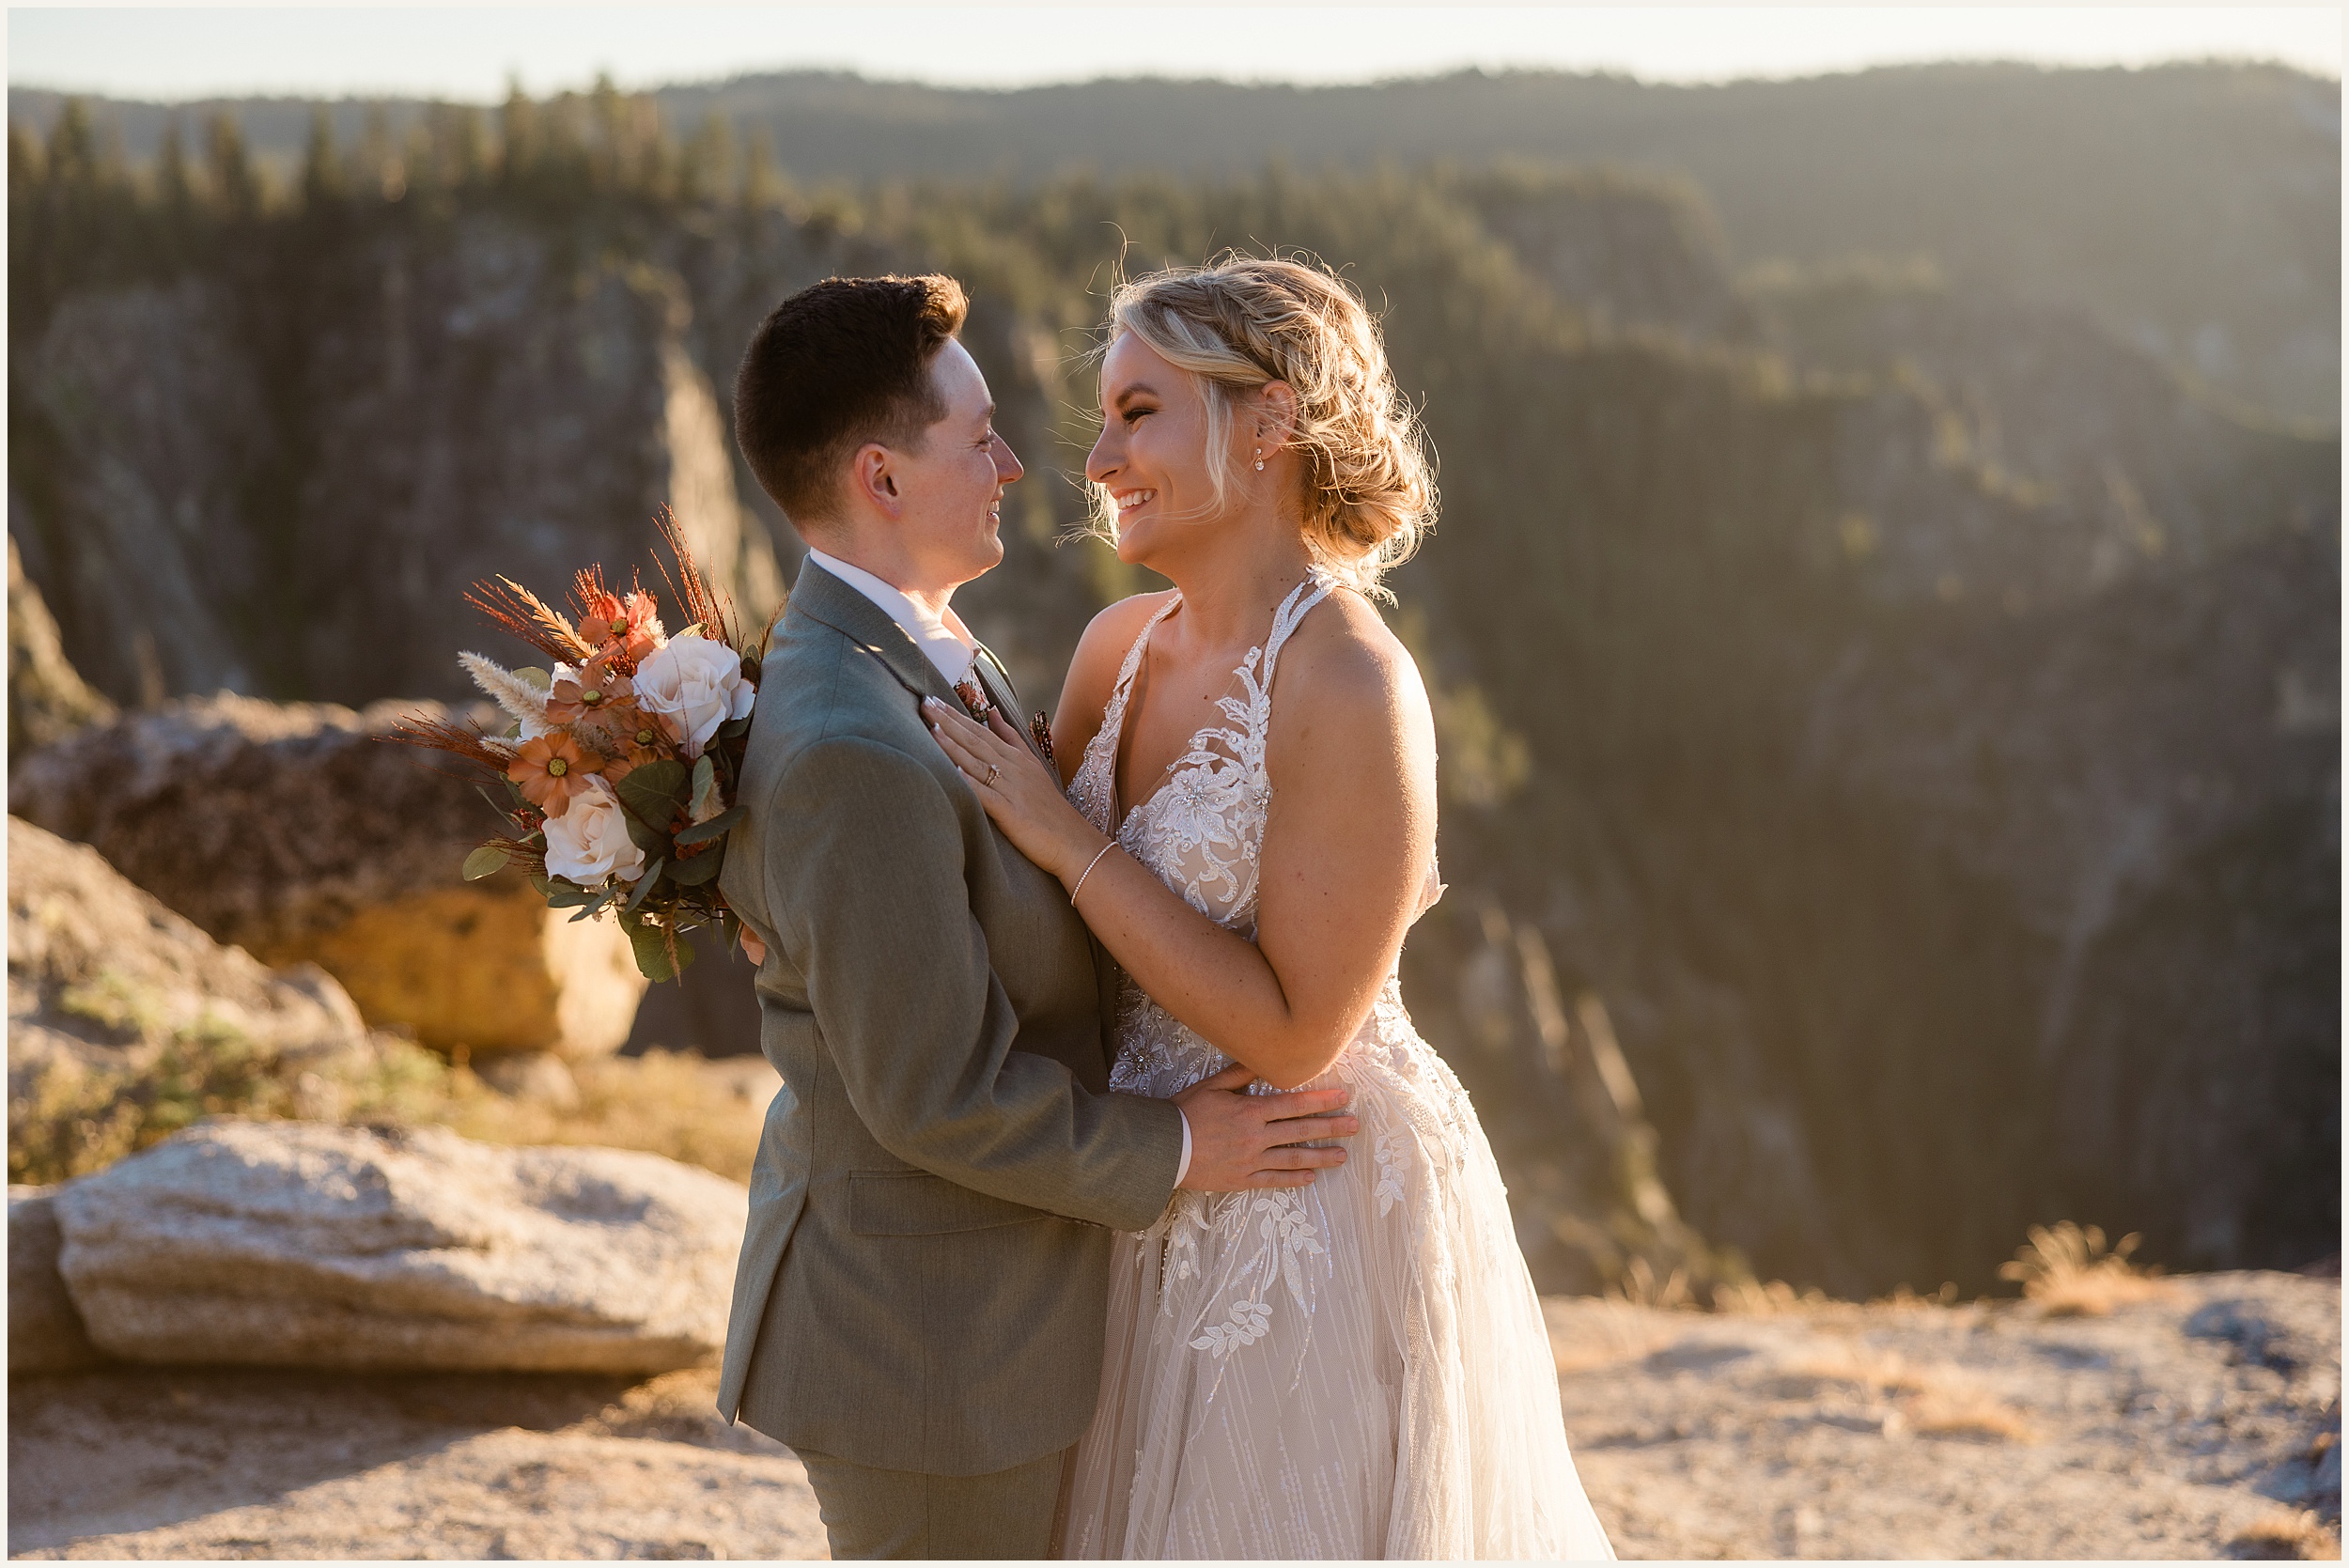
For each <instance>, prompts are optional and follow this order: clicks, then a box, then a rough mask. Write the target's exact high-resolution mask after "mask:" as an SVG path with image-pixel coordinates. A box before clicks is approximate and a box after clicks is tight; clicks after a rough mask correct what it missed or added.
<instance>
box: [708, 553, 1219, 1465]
mask: <svg viewBox="0 0 2349 1568" xmlns="http://www.w3.org/2000/svg"><path fill="white" fill-rule="evenodd" d="M983 662H984V661H983ZM988 678H989V679H990V680H992V681H994V682H995V683H996V684H997V685H999V686H1000V685H1002V684H1003V682H1002V681H1001V678H1000V675H990V676H989V677H988ZM926 693H934V694H936V695H937V696H939V697H940V698H941V699H943V700H945V701H948V702H953V701H955V700H956V698H955V695H954V691H953V689H952V688H951V687H949V686H948V685H947V684H946V682H945V680H944V678H943V677H942V676H941V675H939V673H938V671H937V668H936V666H934V665H932V664H931V663H930V661H929V660H927V659H926V658H925V657H924V656H923V654H922V652H921V650H920V649H919V648H917V647H916V646H915V645H914V644H913V641H912V639H911V638H910V637H908V636H907V635H906V634H905V633H904V632H903V631H902V630H900V629H898V627H897V625H896V623H895V622H894V621H892V620H891V619H890V618H889V617H888V615H886V614H884V613H882V612H881V611H880V609H879V607H877V606H876V605H874V604H873V602H872V601H871V600H869V599H867V598H865V597H864V596H863V595H862V594H860V593H858V592H857V591H856V590H855V589H854V588H851V587H849V586H848V584H847V583H845V582H841V581H840V580H839V579H838V578H836V577H833V576H832V574H831V573H829V572H826V571H824V570H822V569H821V568H819V567H813V566H810V567H806V568H805V569H803V570H802V571H801V574H800V581H799V583H798V585H797V587H796V588H795V589H794V590H793V592H792V596H791V600H790V606H789V608H788V610H787V611H786V613H785V615H784V617H783V621H782V625H781V627H780V629H779V632H778V635H777V637H776V638H775V640H774V643H773V644H772V646H771V647H770V650H769V654H768V657H767V660H766V662H765V665H764V671H763V674H762V675H761V678H760V681H759V694H758V705H757V707H756V709H755V711H754V717H753V719H752V721H751V733H750V751H749V754H748V756H747V758H746V760H745V762H744V765H743V770H742V786H741V799H742V800H744V801H746V802H748V804H749V807H750V809H749V811H748V813H747V814H746V815H745V817H744V820H743V821H742V822H741V824H740V825H739V826H738V827H737V828H736V829H735V830H734V831H733V833H732V834H731V835H730V839H729V843H728V845H727V847H726V862H725V867H724V870H723V872H722V873H721V874H720V880H719V886H720V888H721V889H722V890H723V892H724V893H725V896H726V901H727V902H728V903H729V904H730V905H732V906H733V908H735V909H736V910H737V911H738V912H739V914H740V915H741V917H742V918H743V920H744V921H746V922H748V923H749V924H750V926H751V929H752V930H754V931H755V932H756V933H757V934H758V936H759V938H760V939H761V940H763V941H764V942H765V943H766V944H767V961H766V963H765V964H764V965H762V966H761V968H760V970H759V973H758V981H757V988H758V1002H759V1012H760V1017H761V1024H760V1046H761V1048H763V1049H764V1050H765V1052H766V1055H767V1060H768V1061H769V1062H770V1063H774V1066H775V1069H776V1070H777V1071H778V1072H780V1073H781V1074H782V1075H783V1080H784V1087H783V1089H782V1091H781V1092H780V1093H779V1094H776V1096H775V1100H774V1104H773V1105H772V1106H771V1107H770V1109H769V1110H768V1112H767V1123H766V1129H765V1132H764V1134H763V1136H762V1137H761V1139H760V1141H759V1148H758V1157H757V1161H756V1164H755V1165H754V1168H753V1171H752V1173H751V1203H750V1225H749V1229H748V1231H747V1232H746V1234H744V1236H743V1238H742V1256H741V1263H740V1265H739V1270H738V1272H737V1274H736V1276H735V1285H734V1303H733V1310H732V1315H731V1317H730V1319H729V1321H728V1324H727V1329H726V1353H725V1362H724V1368H723V1373H722V1374H721V1380H720V1385H719V1396H718V1399H719V1409H720V1410H721V1412H723V1414H724V1415H725V1416H726V1417H727V1418H728V1419H729V1420H733V1419H736V1418H738V1417H739V1419H740V1420H742V1421H745V1422H747V1423H748V1424H750V1425H751V1426H754V1427H755V1428H757V1429H758V1430H760V1431H762V1432H765V1433H767V1434H768V1435H769V1436H772V1437H775V1438H777V1439H779V1440H780V1441H782V1442H785V1443H788V1444H791V1445H792V1446H794V1447H803V1448H807V1449H810V1450H813V1451H815V1452H818V1453H825V1454H830V1455H832V1456H833V1457H835V1458H840V1459H846V1460H848V1461H851V1462H853V1463H856V1464H861V1465H870V1466H875V1467H881V1468H886V1469H896V1470H919V1471H925V1472H927V1473H930V1474H934V1475H983V1474H987V1473H989V1472H991V1471H995V1470H1001V1469H1006V1468H1009V1467H1012V1466H1014V1465H1019V1464H1021V1463H1024V1462H1025V1461H1027V1460H1030V1459H1034V1458H1036V1457H1038V1456H1040V1455H1043V1454H1046V1453H1050V1452H1053V1451H1055V1450H1057V1449H1062V1448H1066V1447H1067V1446H1068V1445H1069V1444H1071V1443H1073V1442H1075V1441H1076V1440H1077V1438H1078V1437H1079V1436H1081V1435H1082V1433H1083V1430H1084V1427H1085V1424H1086V1422H1087V1421H1089V1420H1090V1419H1091V1418H1092V1415H1093V1407H1094V1402H1095V1400H1096V1398H1097V1395H1098V1392H1099V1388H1100V1380H1101V1342H1102V1331H1103V1327H1104V1320H1105V1318H1106V1315H1107V1301H1106V1296H1107V1290H1108V1271H1109V1254H1110V1232H1111V1230H1112V1229H1117V1230H1140V1229H1143V1228H1144V1227H1146V1226H1148V1225H1149V1224H1150V1223H1151V1222H1152V1221H1153V1220H1155V1219H1158V1217H1159V1214H1160V1213H1161V1212H1162V1211H1163V1210H1164V1209H1165V1207H1166V1204H1167V1201H1168V1199H1169V1198H1170V1197H1172V1196H1173V1193H1174V1188H1175V1166H1176V1164H1177V1162H1178V1161H1179V1160H1180V1158H1181V1150H1182V1124H1181V1117H1180V1114H1179V1113H1178V1112H1177V1111H1176V1110H1175V1108H1174V1107H1173V1106H1172V1105H1170V1104H1168V1103H1167V1102H1165V1101H1162V1100H1150V1099H1143V1098H1140V1097H1137V1096H1132V1095H1125V1094H1111V1093H1110V1092H1109V1060H1110V1049H1111V1047H1110V1041H1109V1028H1108V1020H1107V1013H1106V1010H1105V1008H1104V1005H1103V1001H1104V998H1105V996H1106V995H1107V994H1109V987H1110V983H1111V981H1110V970H1109V967H1108V960H1107V959H1106V957H1105V956H1104V955H1102V954H1101V952H1100V950H1099V949H1098V947H1097V944H1096V943H1095V942H1094V941H1093V939H1092V938H1091V937H1090V935H1089V934H1088V933H1087V932H1086V930H1085V927H1084V924H1083V922H1082V921H1081V920H1079V919H1078V917H1077V914H1076V911H1075V910H1073V909H1071V908H1069V904H1068V898H1067V895H1066V893H1063V892H1062V890H1061V886H1060V883H1059V882H1058V881H1057V880H1056V879H1055V878H1054V877H1051V876H1050V875H1049V874H1048V873H1046V872H1044V871H1041V870H1039V869H1037V867H1036V866H1035V865H1034V864H1033V863H1032V862H1029V861H1028V860H1027V859H1026V857H1024V856H1022V855H1021V854H1020V853H1019V851H1018V850H1016V849H1014V848H1013V847H1012V846H1011V845H1010V844H1009V843H1008V842H1007V841H1006V840H1005V839H1004V838H1003V836H1002V834H1001V833H999V832H998V831H996V829H995V827H994V825H993V824H992V823H990V822H989V821H988V817H987V814H986V812H985V811H984V810H983V809H981V807H980V805H979V802H978V798H977V797H976V796H975V795H973V794H972V791H971V789H970V787H969V785H968V784H967V783H966V782H965V780H964V779H963V778H962V776H961V774H960V773H958V772H957V771H956V769H955V767H954V765H953V764H952V763H951V762H949V761H948V760H947V758H946V755H945V753H942V752H941V751H940V750H939V748H938V743H937V742H936V741H935V740H933V739H932V738H931V737H930V734H929V731H928V727H927V725H926V723H925V722H924V721H923V719H922V717H921V713H920V709H919V706H918V705H919V702H920V698H921V696H922V695H923V694H926ZM998 700H999V701H1003V702H1007V703H1009V704H1011V705H1012V706H1011V711H1012V713H1013V714H1015V715H1016V714H1017V713H1018V712H1019V708H1018V706H1016V702H1017V700H1016V697H1014V696H1013V694H1011V693H1009V692H1008V691H999V692H998Z"/></svg>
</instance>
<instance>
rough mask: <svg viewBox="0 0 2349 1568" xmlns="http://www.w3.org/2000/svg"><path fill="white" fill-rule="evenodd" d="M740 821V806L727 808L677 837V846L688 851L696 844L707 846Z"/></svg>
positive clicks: (679, 833)
mask: <svg viewBox="0 0 2349 1568" xmlns="http://www.w3.org/2000/svg"><path fill="white" fill-rule="evenodd" d="M741 820H742V808H741V807H740V806H739V805H738V806H728V807H727V808H726V809H725V810H723V811H722V812H720V813H719V814H718V815H715V816H713V817H711V818H710V819H709V820H708V821H707V822H696V823H694V824H693V825H692V827H690V828H687V829H684V830H682V831H679V832H678V834H677V847H678V848H680V849H690V848H692V846H694V845H696V844H708V842H709V841H710V840H711V839H713V838H723V837H724V836H725V835H726V834H727V833H729V832H731V831H733V830H734V826H735V824H737V823H739V822H740V821H741Z"/></svg>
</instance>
